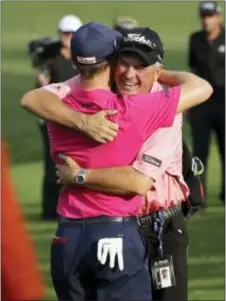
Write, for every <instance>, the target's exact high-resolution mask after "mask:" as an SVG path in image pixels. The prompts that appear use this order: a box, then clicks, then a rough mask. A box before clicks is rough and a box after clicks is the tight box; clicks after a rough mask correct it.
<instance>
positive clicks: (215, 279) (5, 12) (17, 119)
mask: <svg viewBox="0 0 226 301" xmlns="http://www.w3.org/2000/svg"><path fill="white" fill-rule="evenodd" d="M221 6H223V5H221ZM197 7H198V3H197V2H162V1H159V2H97V3H94V2H84V3H82V2H66V1H64V2H52V1H51V2H41V1H40V2H33V1H32V2H2V3H1V8H2V19H1V24H2V63H1V71H2V98H1V99H2V135H3V137H4V138H5V139H6V140H7V143H8V145H9V149H10V154H11V158H12V163H13V166H12V174H13V177H14V180H15V184H16V187H17V190H18V193H19V197H20V200H21V204H22V206H23V209H24V212H25V214H26V216H27V218H28V227H29V230H30V231H31V234H32V238H33V240H34V243H35V245H36V247H37V254H38V258H39V264H40V267H41V269H42V270H43V272H44V277H45V283H46V288H47V299H49V300H50V299H53V300H54V298H55V297H54V293H53V290H52V288H51V281H50V276H49V246H50V240H51V236H52V234H53V233H54V230H55V224H54V223H43V222H41V221H40V220H39V215H40V199H41V194H40V188H41V178H42V164H41V161H40V160H41V159H42V151H41V150H42V147H41V139H40V135H39V132H38V129H37V126H36V119H35V118H34V117H33V116H31V115H30V114H27V113H25V112H23V111H22V109H21V108H20V107H19V100H20V97H21V96H22V95H23V93H25V92H26V91H28V90H29V89H32V88H33V87H34V71H33V70H32V68H31V64H30V61H29V59H28V57H27V54H26V45H27V43H28V41H29V40H30V39H31V38H32V36H35V35H36V36H37V37H42V36H46V35H55V30H56V24H57V22H58V20H59V18H60V17H61V16H62V15H64V14H77V15H78V16H80V17H81V19H82V20H83V22H87V21H90V20H99V21H102V22H104V23H106V24H108V25H111V24H112V18H113V17H115V16H116V15H130V16H132V17H134V18H136V19H137V20H138V22H139V24H140V25H141V26H150V27H152V28H153V29H155V30H157V31H158V32H159V34H160V35H161V37H162V39H163V41H164V44H165V49H166V55H165V65H166V67H167V68H172V69H180V70H184V69H187V41H188V36H189V34H190V33H191V32H192V31H194V30H197V29H198V28H199V21H198V18H197ZM185 133H186V137H187V139H189V138H190V137H189V129H188V128H186V131H185ZM189 140H190V139H189ZM219 170H220V167H219V160H218V154H217V150H216V147H215V143H214V141H213V144H212V149H211V158H210V166H209V170H208V176H209V199H208V203H209V205H210V207H209V209H208V210H207V212H205V213H204V214H203V215H202V216H201V217H200V218H199V219H198V220H197V221H196V220H192V221H190V222H189V232H190V245H189V296H190V300H214V299H215V300H224V209H223V207H222V206H221V205H220V203H219V201H218V199H217V194H218V192H219V188H220V187H219V179H220V174H219Z"/></svg>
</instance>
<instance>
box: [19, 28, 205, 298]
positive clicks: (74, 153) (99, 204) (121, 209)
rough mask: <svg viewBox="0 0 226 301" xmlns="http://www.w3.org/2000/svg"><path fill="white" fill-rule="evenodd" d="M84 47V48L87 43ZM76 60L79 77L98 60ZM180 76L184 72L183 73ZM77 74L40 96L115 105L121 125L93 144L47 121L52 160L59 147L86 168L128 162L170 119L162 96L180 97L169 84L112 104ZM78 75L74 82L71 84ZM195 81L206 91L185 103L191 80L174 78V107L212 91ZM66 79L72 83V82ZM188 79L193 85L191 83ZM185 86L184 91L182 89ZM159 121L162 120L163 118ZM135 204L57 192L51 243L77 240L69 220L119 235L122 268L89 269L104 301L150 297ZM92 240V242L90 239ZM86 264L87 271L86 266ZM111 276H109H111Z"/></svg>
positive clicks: (94, 107)
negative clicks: (101, 282) (109, 138)
mask: <svg viewBox="0 0 226 301" xmlns="http://www.w3.org/2000/svg"><path fill="white" fill-rule="evenodd" d="M83 29H84V27H83V28H81V30H83ZM92 29H93V28H92ZM79 32H80V30H78V32H77V33H76V35H77V36H78V33H79ZM76 35H75V36H76ZM106 35H107V39H108V43H107V44H106V45H105V46H106V47H104V49H105V50H106V48H107V47H108V46H109V44H110V43H109V36H110V35H109V31H107V30H105V37H106ZM90 38H94V40H95V38H97V37H95V35H94V33H92V36H90ZM101 38H102V39H101V42H102V43H104V39H103V37H101ZM85 40H86V39H85ZM88 40H89V39H88ZM97 40H98V39H97ZM89 41H90V40H89ZM95 43H97V41H96V42H95V41H94V42H93V45H94V44H95ZM81 44H82V43H81ZM81 44H80V45H79V43H78V41H76V43H75V45H79V46H81ZM91 45H92V44H91ZM96 45H99V46H98V47H100V46H103V45H100V44H96ZM111 45H114V44H113V43H112V44H111ZM149 46H150V45H149ZM72 47H73V43H72ZM76 47H78V46H75V48H76ZM98 47H97V49H98ZM152 47H153V46H152ZM91 48H92V47H90V49H91ZM77 50H78V49H77ZM83 51H84V50H83ZM86 51H87V52H89V51H88V48H87V50H86ZM72 53H76V51H72ZM87 55H88V57H87ZM108 55H109V53H108ZM154 56H157V54H156V53H154V52H152V54H149V55H148V56H147V57H148V59H150V60H151V59H153V57H154ZM106 57H107V56H106ZM102 58H103V57H102ZM75 59H76V60H77V63H78V62H79V64H78V68H79V69H80V73H81V74H83V76H84V75H87V74H89V73H87V69H88V68H87V66H85V67H84V66H83V67H82V66H81V63H82V64H83V65H91V64H96V63H97V57H96V54H95V55H93V54H90V53H86V57H85V56H84V54H80V53H79V54H78V53H77V54H76V57H75ZM99 63H100V62H99ZM101 67H104V66H101ZM116 69H117V68H116ZM95 70H96V69H95ZM106 70H107V71H108V69H107V68H106V69H105V68H104V71H106ZM102 71H103V69H102ZM119 71H120V70H119ZM119 71H118V72H119ZM116 73H117V70H116ZM89 75H90V74H89ZM92 75H93V74H92ZM105 75H106V74H105ZM163 78H165V80H166V81H167V78H168V77H167V72H166V73H165V75H164V77H163ZM182 78H183V76H182ZM81 79H82V78H81V77H79V78H77V79H72V80H71V81H70V82H67V83H65V84H61V85H52V86H51V87H47V88H46V89H47V90H49V91H51V92H50V93H49V92H46V93H44V95H45V94H46V96H50V94H57V95H60V94H61V92H62V91H64V92H62V93H65V94H64V96H62V98H63V99H62V101H63V102H64V103H66V104H67V105H68V106H70V107H72V108H73V109H76V110H78V111H80V112H83V113H91V112H95V111H98V110H100V109H103V108H105V109H106V108H107V109H115V108H116V109H118V115H117V116H116V118H117V117H118V118H119V117H120V116H121V117H120V118H119V119H118V120H117V119H116V121H117V122H118V123H119V126H120V130H119V134H118V137H117V138H116V139H115V141H113V142H112V143H111V144H108V145H107V144H106V145H105V144H104V145H98V144H95V143H93V142H92V141H91V140H89V139H87V138H85V136H83V135H81V134H79V133H77V134H75V133H74V132H72V131H69V130H66V129H65V128H62V127H59V126H58V125H51V126H50V138H51V144H52V153H53V157H54V159H55V160H56V162H57V160H58V157H57V155H58V154H59V153H60V152H64V153H65V154H67V155H69V156H71V157H72V158H75V157H76V158H79V161H80V162H79V163H80V164H84V167H87V168H90V167H91V168H92V167H94V168H95V167H105V166H106V165H107V164H108V165H112V164H113V165H115V166H117V165H122V164H130V163H131V162H132V158H134V157H135V155H136V153H137V150H138V149H137V148H138V146H139V145H138V144H139V143H142V140H143V139H145V137H146V138H147V136H148V135H150V134H151V133H152V132H153V131H154V130H155V129H157V128H158V127H159V125H160V121H161V122H162V124H161V125H162V126H167V124H168V123H167V122H166V121H164V119H165V118H166V117H167V119H168V122H170V121H169V119H170V118H171V117H170V116H171V115H170V114H171V113H170V112H172V111H170V110H169V107H171V106H174V103H173V102H171V103H170V105H169V104H168V103H167V102H166V99H167V100H170V98H171V97H172V101H173V98H174V97H179V95H178V96H173V93H172V92H173V91H175V92H176V90H175V88H173V89H169V90H166V91H164V92H161V93H153V94H152V95H154V98H153V97H151V95H150V96H149V97H147V95H141V96H139V98H138V100H139V101H136V97H135V96H132V97H129V98H118V99H117V101H118V102H115V103H114V100H115V97H113V96H112V95H111V93H110V94H109V91H95V90H92V91H91V90H90V89H92V88H93V86H92V85H91V80H90V78H89V77H88V81H87V82H86V85H84V81H82V80H81ZM86 79H87V78H86ZM91 79H93V78H92V76H91ZM77 80H79V87H76V82H77ZM106 80H107V81H108V77H107V78H106V77H104V78H101V83H102V86H101V87H103V86H104V84H103V83H104V82H105V83H106ZM198 81H200V84H201V85H204V84H205V85H204V86H205V87H206V90H205V89H204V90H205V91H204V92H202V93H201V94H199V93H198V96H199V97H198V100H197V99H196V100H193V98H192V97H188V98H189V101H190V104H188V99H187V98H186V97H187V96H188V95H187V94H189V93H190V92H189V91H188V90H190V85H189V84H188V83H186V81H185V83H184V78H183V79H182V80H181V82H179V83H181V88H182V87H184V88H182V89H184V90H182V94H181V96H180V105H179V106H181V105H182V106H183V105H184V107H185V108H188V107H189V105H190V106H191V105H192V104H193V105H194V104H195V103H197V102H199V101H204V100H205V98H206V93H207V94H209V93H211V88H210V87H209V85H207V83H204V82H203V81H202V80H201V79H198ZM71 84H73V86H72V85H71ZM96 84H97V82H96ZM193 84H194V82H193ZM126 85H127V83H126ZM68 86H69V91H68V92H69V93H67V91H66V90H67V87H68ZM84 86H85V87H84ZM81 87H82V88H83V90H81V89H79V88H81ZM106 87H107V85H106ZM84 88H86V89H87V88H88V90H84ZM95 88H99V87H98V85H97V86H95ZM104 88H105V87H104ZM188 88H189V89H188ZM105 89H106V88H105ZM185 91H186V93H187V94H186V93H184V92H185ZM100 92H101V93H100ZM196 92H197V90H196ZM199 92H200V91H199ZM42 93H43V91H42V92H38V93H37V92H35V93H34V92H31V93H30V94H29V93H28V95H26V96H25V97H24V99H26V97H27V98H32V96H34V95H35V96H36V97H37V94H39V97H43V94H42ZM184 94H185V95H184ZM65 95H67V96H66V97H65ZM158 95H161V97H163V98H164V101H163V100H162V98H161V97H158ZM190 96H192V95H191V94H190ZM194 96H197V95H193V97H194ZM184 97H185V98H184ZM58 98H61V97H59V96H58ZM190 98H191V99H190ZM194 98H195V97H194ZM24 99H23V102H26V101H25V100H24ZM154 100H155V101H154ZM192 100H193V101H194V102H193V103H192ZM150 101H151V102H152V103H151V104H152V106H151V107H150V113H149V110H148V105H149V102H150ZM155 102H158V106H160V108H161V102H162V103H164V106H163V107H162V108H161V110H159V109H157V108H156V107H155ZM103 106H104V107H103ZM141 108H142V109H141ZM143 108H144V109H143ZM145 109H146V110H145ZM147 110H148V111H147ZM172 110H173V109H172ZM175 111H176V110H175ZM175 111H174V112H175ZM127 112H129V115H127V114H126V113H127ZM122 113H123V114H122ZM147 113H149V114H147ZM156 113H157V114H159V116H158V118H157V116H156V115H155V116H152V115H154V114H156ZM137 114H138V115H137ZM140 116H142V119H140ZM147 116H148V117H147ZM138 117H139V118H138ZM154 117H155V118H154ZM161 119H162V120H161ZM136 120H137V121H136ZM128 121H129V122H130V124H129V123H128ZM163 121H164V122H166V123H164V122H163ZM131 122H132V123H135V125H136V127H135V128H134V127H133V126H132V123H131ZM125 133H126V134H127V135H126V136H125ZM130 133H131V134H130ZM120 135H121V137H120ZM142 135H143V138H142ZM139 137H140V138H139ZM122 138H123V140H126V141H128V143H127V146H128V149H127V150H126V152H125V149H124V144H123V143H122V142H120V141H121V140H122ZM138 138H139V139H138ZM120 139H121V140H120ZM138 140H139V143H138V142H137V141H138ZM131 142H132V143H131ZM122 146H123V148H122ZM120 147H121V148H120ZM135 148H136V149H135ZM111 149H113V150H114V151H115V152H118V150H119V151H120V157H119V158H118V157H116V156H111V157H110V158H109V157H108V158H107V157H106V158H105V157H104V155H105V156H106V154H107V153H108V154H109V155H111ZM85 151H86V152H85ZM112 154H113V153H112ZM92 158H93V160H92ZM112 162H113V163H112ZM95 165H96V166H95ZM97 165H99V166H97ZM85 176H86V171H84V170H81V172H80V173H78V174H77V175H76V182H77V184H83V179H84V178H85ZM97 197H98V198H97ZM95 198H96V199H95ZM109 201H111V202H109ZM139 206H140V200H139V198H138V197H137V196H131V197H130V196H129V197H119V196H118V197H117V196H115V197H112V196H111V197H110V196H109V195H107V194H103V193H99V194H97V193H95V192H94V191H92V190H90V191H89V190H88V189H85V188H83V187H81V188H78V189H77V190H76V189H74V188H73V187H68V188H67V189H66V190H64V192H63V193H62V197H61V198H60V204H59V209H58V211H59V213H60V214H61V216H62V218H61V220H60V225H59V228H58V231H57V235H56V237H55V238H54V244H55V243H56V242H58V243H59V242H60V243H62V244H63V245H65V248H63V247H62V248H63V249H67V248H69V246H68V245H70V241H71V243H72V241H73V244H76V240H77V238H76V237H77V235H78V234H79V235H80V232H79V233H77V235H76V233H75V232H76V227H74V228H73V231H72V230H71V227H70V229H68V231H69V232H67V231H66V229H65V227H66V226H65V224H66V225H67V224H68V223H69V224H70V223H72V224H74V226H75V225H81V224H84V223H87V224H89V223H90V224H92V231H91V232H92V233H93V232H95V237H93V238H95V241H96V240H98V235H101V237H108V236H109V235H110V237H112V236H113V237H114V236H116V237H118V236H120V235H123V242H124V252H125V254H126V256H124V258H125V269H124V270H123V271H122V272H120V273H116V274H114V273H113V274H114V275H115V276H114V277H113V274H112V272H111V271H109V270H106V269H107V267H105V268H104V272H105V273H104V274H103V273H102V274H100V271H99V270H97V271H95V270H94V271H93V272H94V273H95V276H96V277H97V278H98V275H99V277H101V278H103V277H104V278H105V277H106V278H107V279H108V286H107V287H105V286H104V288H103V287H102V290H101V289H100V287H99V286H98V285H97V286H95V285H94V283H92V284H93V285H94V286H95V288H94V291H95V292H96V293H100V294H101V295H102V297H103V296H104V297H107V298H108V300H110V297H111V293H113V294H114V295H116V294H117V297H119V299H120V298H122V297H123V298H124V299H125V298H127V299H128V298H129V299H130V300H135V299H137V298H138V299H142V298H143V300H145V299H146V298H147V299H149V298H150V297H149V294H150V293H149V291H148V278H147V269H146V262H145V261H143V256H144V253H145V248H144V246H143V247H142V244H141V242H139V239H137V235H138V233H137V231H136V223H135V219H134V216H135V214H136V212H137V210H138V208H139ZM119 214H120V215H119ZM101 215H105V217H101ZM93 216H96V217H97V218H95V219H94V218H92V217H93ZM123 216H126V218H123ZM105 222H107V223H106V227H105V228H103V227H101V228H100V224H101V223H105ZM119 222H123V224H124V223H128V226H129V225H130V227H129V230H130V231H129V232H128V229H126V228H124V227H123V228H122V229H121V226H120V224H118V223H119ZM107 225H108V226H107ZM118 226H120V229H121V230H119V228H118ZM106 228H107V229H106ZM113 228H114V229H113ZM79 230H81V229H79ZM71 231H72V232H71ZM87 231H88V230H87ZM89 231H90V230H89ZM89 231H88V233H87V235H88V234H89ZM70 232H71V234H70ZM105 232H106V233H105ZM98 233H99V234H98ZM84 234H85V233H84ZM65 235H66V237H65ZM71 235H72V236H71ZM87 237H88V236H87ZM87 237H86V238H87ZM75 238H76V239H75ZM131 239H132V240H131ZM67 240H68V242H67ZM132 241H133V242H132ZM66 242H67V243H66ZM77 243H79V242H78V241H77ZM80 243H81V241H80ZM82 243H85V242H84V241H82ZM91 243H92V241H91ZM54 244H53V254H52V260H53V262H55V267H56V266H57V263H58V269H57V270H55V272H56V273H54V270H53V271H52V272H53V274H54V277H55V279H54V281H55V288H57V289H58V291H57V294H58V297H59V298H60V299H63V298H65V296H66V293H67V294H68V293H69V292H68V290H67V289H66V290H65V287H63V283H61V288H60V285H59V283H60V282H62V281H66V280H67V281H68V279H65V276H64V277H63V274H61V273H59V256H60V255H59V251H60V250H61V251H62V248H61V249H59V247H58V246H54ZM87 244H88V245H86V246H87V247H88V249H89V244H90V240H88V238H87ZM132 246H133V247H132ZM127 247H129V248H130V247H132V248H134V251H135V253H136V252H137V251H139V256H138V257H139V258H140V259H141V258H142V260H140V259H138V257H137V255H138V254H137V255H136V256H135V253H134V254H133V256H130V255H129V254H130V252H129V253H128V252H127V251H126V250H127ZM57 250H58V251H57ZM76 250H77V249H76V247H74V250H73V252H75V251H76ZM77 251H78V250H77ZM83 251H84V250H83ZM83 251H81V254H82V256H85V255H84V254H83V253H82V252H83ZM66 253H67V252H66ZM66 253H64V257H66V262H64V264H63V263H62V262H60V264H63V266H62V268H65V265H66V267H67V268H66V270H67V269H68V268H69V267H70V268H71V269H72V267H71V262H70V257H67V256H65V255H66ZM73 254H74V253H73ZM73 254H71V255H70V256H72V255H73ZM142 254H143V255H142ZM68 255H69V254H68ZM90 255H93V254H90ZM140 256H141V257H140ZM54 257H55V258H54ZM91 257H92V256H91ZM81 259H82V258H80V260H81ZM86 259H87V261H88V259H89V260H90V259H91V258H86ZM93 259H94V258H93ZM77 260H79V259H78V258H77ZM130 260H131V264H130ZM132 261H133V264H132ZM94 262H95V259H94ZM94 262H93V263H94ZM86 264H87V265H88V266H87V268H89V269H90V267H92V264H91V262H90V261H89V263H86ZM76 265H77V263H74V262H73V272H76V274H75V276H76V277H78V276H79V273H81V271H80V272H79V267H78V266H77V267H76ZM131 266H132V267H131ZM53 268H54V267H53ZM93 268H94V267H93ZM89 269H88V270H87V271H90V270H89ZM57 272H58V275H56V274H57ZM71 272H72V270H71ZM84 273H85V272H84ZM84 273H82V274H83V275H81V276H84V275H86V280H87V279H88V278H89V277H90V278H91V279H93V280H94V278H92V275H90V274H89V275H88V274H84ZM134 273H135V274H136V276H135V275H134ZM126 275H127V276H126ZM88 276H89V277H88ZM122 276H123V277H126V279H127V278H128V276H129V279H127V280H129V281H128V283H127V282H126V283H125V284H124V286H123V289H122V288H121V289H120V290H119V287H117V286H116V285H115V284H113V283H115V282H116V279H118V278H117V277H119V278H121V277H122ZM68 277H70V274H69V275H68ZM111 277H113V278H114V279H113V278H111ZM115 277H116V278H115ZM110 278H111V279H110ZM76 280H78V279H77V278H76ZM76 280H75V282H76V287H74V284H73V283H72V282H71V281H70V287H71V291H70V292H71V293H74V294H79V295H80V298H84V295H82V294H83V292H84V291H85V292H87V291H89V292H91V288H90V287H89V290H88V289H85V290H84V285H85V284H84V283H83V281H80V282H79V284H80V286H81V290H80V291H79V292H78V281H76ZM79 280H81V279H79ZM135 282H136V285H135ZM56 283H58V285H59V286H58V287H56ZM121 284H122V283H121ZM90 285H91V283H90ZM137 285H138V287H139V289H138V288H137ZM146 285H147V286H146ZM135 287H136V289H135ZM133 288H134V289H133ZM61 289H62V290H61ZM128 290H129V291H128ZM92 293H93V292H92ZM109 294H110V295H109ZM129 294H130V295H129ZM68 298H70V300H71V299H72V300H75V297H72V296H70V297H69V295H67V299H68ZM78 298H79V297H78ZM99 299H102V298H101V297H100V298H99Z"/></svg>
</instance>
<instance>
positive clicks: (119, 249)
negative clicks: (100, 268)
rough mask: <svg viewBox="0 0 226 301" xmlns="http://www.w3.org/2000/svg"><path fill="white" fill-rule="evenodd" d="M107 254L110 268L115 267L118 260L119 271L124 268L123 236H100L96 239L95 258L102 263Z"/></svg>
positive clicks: (104, 261)
mask: <svg viewBox="0 0 226 301" xmlns="http://www.w3.org/2000/svg"><path fill="white" fill-rule="evenodd" d="M108 256H109V266H110V268H111V269H113V268H114V267H116V264H117V263H116V261H118V268H119V270H120V271H123V269H124V259H123V238H122V237H116V238H102V239H99V240H98V244H97V260H98V261H99V262H100V263H101V264H102V265H104V264H105V263H106V261H107V258H108Z"/></svg>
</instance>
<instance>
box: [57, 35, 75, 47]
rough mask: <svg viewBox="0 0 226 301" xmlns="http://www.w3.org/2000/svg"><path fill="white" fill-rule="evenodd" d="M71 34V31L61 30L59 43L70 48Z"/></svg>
mask: <svg viewBox="0 0 226 301" xmlns="http://www.w3.org/2000/svg"><path fill="white" fill-rule="evenodd" d="M72 36H73V32H62V31H60V32H59V37H60V41H61V44H62V45H63V46H64V47H66V48H70V43H71V38H72Z"/></svg>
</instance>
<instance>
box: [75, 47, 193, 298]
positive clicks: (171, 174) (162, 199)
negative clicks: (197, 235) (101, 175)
mask: <svg viewBox="0 0 226 301" xmlns="http://www.w3.org/2000/svg"><path fill="white" fill-rule="evenodd" d="M155 42H156V41H155ZM157 42H158V41H157ZM160 89H162V87H161V85H159V84H155V85H154V86H153V87H152V91H151V92H154V91H157V90H160ZM133 168H134V169H136V170H138V171H140V172H141V173H142V174H145V175H147V176H148V177H150V178H152V179H155V183H154V184H153V186H152V189H151V191H150V192H149V193H148V194H147V198H146V199H147V200H148V202H146V204H147V206H146V208H145V213H146V214H149V213H150V212H152V213H153V212H157V211H158V210H162V209H167V208H169V207H171V208H172V210H173V209H174V208H175V210H176V211H175V213H176V215H175V216H173V217H172V222H171V223H170V226H172V227H173V228H172V230H171V228H169V227H167V232H170V233H167V232H166V239H165V240H164V251H165V252H166V254H167V252H169V250H170V252H171V253H170V254H171V255H173V260H174V270H175V275H176V278H177V279H176V284H177V287H176V289H175V288H168V289H166V290H161V291H157V290H154V291H153V299H154V300H157V299H158V300H171V299H172V298H174V300H181V301H183V300H187V275H186V271H187V258H186V257H187V254H186V253H187V252H186V249H187V231H186V225H185V222H184V219H183V216H182V213H181V207H180V206H178V205H180V204H181V202H182V201H184V200H186V199H187V196H188V194H189V189H188V187H187V185H186V183H185V182H184V179H183V176H182V116H181V115H178V116H177V117H176V119H175V121H174V124H173V126H172V127H171V128H166V129H160V130H158V131H157V132H156V133H155V134H154V135H152V136H151V137H150V138H149V139H148V140H147V141H146V142H145V143H144V145H143V147H142V149H141V151H140V153H139V155H138V157H137V160H136V161H135V162H134V163H133ZM74 174H75V173H74ZM118 176H119V175H118ZM108 179H109V181H114V179H113V178H108ZM87 184H88V183H87ZM93 184H98V185H100V183H99V182H98V183H93ZM105 188H106V187H105ZM118 188H119V187H118ZM120 188H122V187H120ZM177 230H179V231H181V233H180V232H177ZM150 232H151V234H150ZM148 233H149V235H148ZM144 234H145V235H146V236H148V237H149V243H150V244H151V247H152V248H151V250H154V249H155V248H153V247H155V241H156V239H155V234H154V233H153V232H152V229H151V226H149V227H148V228H147V229H146V231H145V233H144ZM175 236H176V238H174V237H175ZM167 238H170V241H169V242H168V241H167ZM172 246H173V247H172ZM153 255H155V254H153V252H151V258H153V257H154V256H153ZM182 270H183V272H182V273H181V274H180V271H182ZM179 275H180V277H179ZM170 298H171V299H170ZM175 298H176V299H175Z"/></svg>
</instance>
